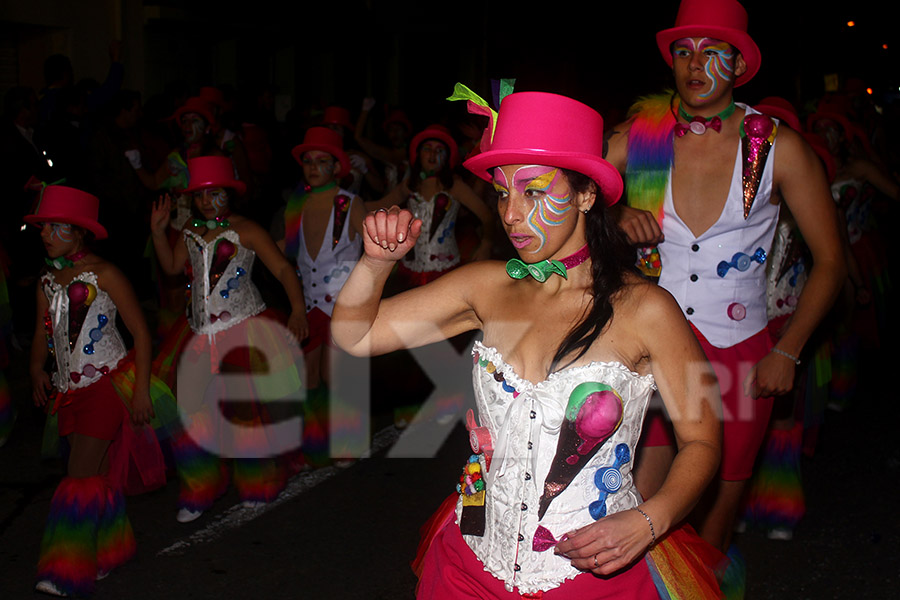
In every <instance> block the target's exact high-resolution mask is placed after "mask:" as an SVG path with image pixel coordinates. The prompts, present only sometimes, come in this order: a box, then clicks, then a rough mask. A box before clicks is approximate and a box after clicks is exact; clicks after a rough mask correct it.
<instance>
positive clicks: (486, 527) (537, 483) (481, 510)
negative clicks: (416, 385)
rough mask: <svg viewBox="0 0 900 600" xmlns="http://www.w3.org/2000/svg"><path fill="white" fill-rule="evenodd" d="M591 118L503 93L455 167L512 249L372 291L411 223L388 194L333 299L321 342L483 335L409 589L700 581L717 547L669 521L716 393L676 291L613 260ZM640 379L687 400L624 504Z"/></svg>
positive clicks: (708, 577) (710, 422)
mask: <svg viewBox="0 0 900 600" xmlns="http://www.w3.org/2000/svg"><path fill="white" fill-rule="evenodd" d="M463 87H464V86H459V85H458V86H457V88H458V89H460V88H463ZM457 96H459V94H455V95H454V97H457ZM472 96H473V94H472V93H471V92H468V91H467V92H466V97H467V98H471V97H472ZM471 105H472V103H470V107H471ZM483 105H484V104H483V101H482V106H483ZM602 132H603V120H602V118H601V117H600V115H599V114H598V113H597V112H596V111H594V110H593V109H591V108H590V107H588V106H586V105H584V104H581V103H580V102H577V101H575V100H572V99H570V98H566V97H564V96H558V95H555V94H547V93H541V92H524V93H518V94H510V95H507V96H505V97H504V98H503V99H502V105H501V108H500V112H499V115H497V114H496V113H494V114H493V118H492V120H491V125H490V126H489V127H488V129H487V130H486V131H485V136H484V140H483V141H482V144H481V149H482V152H481V153H480V154H478V155H477V156H474V157H472V158H470V159H469V160H467V161H466V163H465V166H466V168H468V169H470V170H471V171H472V172H473V173H475V174H476V175H478V176H479V177H481V178H482V179H485V180H487V181H489V182H490V183H491V184H492V186H493V188H494V189H495V190H496V192H497V197H498V211H499V214H500V216H501V218H502V221H503V227H504V229H505V231H506V234H507V236H508V237H509V240H510V241H511V243H512V244H513V246H514V247H515V248H516V251H517V253H518V256H519V258H518V259H513V260H511V261H509V262H508V263H506V264H505V265H504V264H503V263H501V262H496V261H479V262H476V263H472V264H469V265H465V266H463V267H460V268H459V269H456V270H454V271H451V272H449V273H447V274H446V275H444V276H442V277H440V278H439V279H437V280H435V281H433V282H432V283H429V284H427V285H424V286H421V287H418V288H416V289H413V290H410V291H408V292H406V293H404V294H400V295H396V296H392V297H389V298H385V299H382V298H381V294H382V290H383V287H384V283H385V281H386V280H387V277H388V274H389V273H390V271H391V269H392V267H393V265H394V263H395V262H396V261H397V260H400V259H401V257H402V256H403V255H405V254H406V253H408V252H410V251H411V250H412V248H413V247H415V245H416V244H417V243H418V239H419V237H420V236H421V235H426V234H427V231H426V228H425V227H424V225H423V223H422V221H421V220H419V219H415V218H414V216H413V215H412V213H410V212H409V211H406V210H401V209H399V208H398V207H392V208H390V209H387V210H385V209H379V210H378V211H375V212H373V213H370V214H369V215H368V216H367V217H366V220H365V227H366V235H365V236H364V238H363V241H364V250H365V252H364V255H363V257H362V259H361V260H360V262H359V263H358V265H357V267H356V269H355V270H354V271H353V272H352V273H351V275H350V279H349V280H348V281H347V283H346V284H345V285H344V287H343V289H342V290H341V294H340V295H339V296H338V301H337V305H336V306H335V311H334V319H333V321H332V328H333V334H334V336H335V340H336V341H337V342H338V344H339V345H341V346H342V347H343V348H345V349H346V350H347V351H349V352H351V353H355V354H369V353H371V354H381V353H384V352H390V351H393V350H396V349H398V348H401V347H408V346H410V345H425V344H429V343H432V342H436V341H438V340H440V339H445V338H449V337H452V336H455V335H458V334H461V333H463V332H466V331H471V330H481V331H482V332H483V334H484V340H483V342H478V343H476V345H475V348H474V352H473V382H474V387H475V401H476V406H477V409H478V418H477V419H476V417H475V415H474V414H472V413H470V414H469V415H468V416H467V422H468V423H469V428H470V439H471V443H472V452H473V454H472V455H471V457H470V458H469V459H468V461H467V462H466V464H465V468H464V473H463V475H462V476H461V477H460V485H459V486H458V488H457V489H458V494H455V498H453V499H452V501H451V502H445V504H444V507H443V508H444V510H441V511H439V512H438V513H437V514H436V515H435V517H434V518H433V523H434V527H433V528H431V529H430V530H431V531H432V532H433V535H431V536H429V537H428V538H426V540H425V541H424V542H423V546H422V547H423V552H424V559H423V560H422V561H421V564H420V565H418V566H420V567H421V578H420V581H419V587H418V597H419V598H447V599H449V598H453V599H456V600H458V599H461V598H470V599H476V598H478V599H485V598H510V599H512V598H545V599H548V600H549V599H553V598H576V597H577V598H584V599H589V598H613V597H630V598H660V597H664V598H669V597H690V598H708V597H718V588H717V586H716V581H715V577H714V576H713V574H712V572H711V571H710V569H709V568H708V567H707V566H706V563H704V561H703V557H705V558H707V559H708V558H710V555H713V556H715V555H718V553H717V552H716V551H715V550H714V549H712V547H711V546H709V545H708V544H705V543H704V542H703V541H702V540H700V539H699V538H698V537H697V536H696V535H692V534H691V533H690V532H689V531H688V530H686V529H679V528H678V527H677V524H678V523H679V521H681V519H683V518H684V517H685V516H686V515H687V513H688V511H689V510H690V508H691V506H692V505H693V503H694V502H695V501H696V499H697V498H698V497H699V496H700V494H701V492H702V491H703V489H704V488H705V487H706V485H707V483H708V482H709V480H710V479H711V478H712V477H713V475H714V473H715V469H716V466H717V464H718V457H719V431H718V426H717V422H716V418H715V413H714V407H715V406H716V404H717V403H718V402H719V400H718V393H717V391H716V389H715V386H705V385H704V384H703V374H704V373H707V376H708V373H709V365H708V364H707V363H706V360H705V358H704V356H703V352H702V350H701V349H700V346H699V345H698V344H697V341H696V340H695V339H694V337H693V336H692V335H691V332H690V328H689V327H688V324H687V323H686V321H685V320H684V318H683V317H682V316H681V314H680V311H679V309H678V306H677V305H676V304H675V303H674V302H673V301H672V299H671V297H670V296H669V295H668V294H666V293H664V292H663V291H662V290H660V289H659V288H657V287H656V286H653V285H651V284H649V283H647V282H645V281H643V280H641V279H640V278H639V277H638V276H637V274H636V273H635V272H634V270H633V268H632V264H633V254H632V252H631V250H630V248H629V246H628V244H627V241H626V240H625V239H624V237H623V235H622V232H621V231H620V230H619V229H618V227H617V226H616V224H615V220H614V218H612V217H611V216H609V213H608V207H609V206H610V205H612V204H614V203H615V202H616V201H617V200H618V199H619V196H620V194H621V192H622V180H621V178H620V176H619V174H618V173H617V172H616V170H615V169H614V168H613V167H612V165H610V164H609V163H607V162H606V161H605V160H603V159H602V158H601V154H602ZM657 323H665V324H666V326H665V327H657V326H656V324H657ZM695 367H696V368H695ZM656 386H659V387H660V388H661V389H662V390H663V391H664V397H665V398H666V404H667V406H669V408H670V410H672V411H673V412H676V411H677V412H679V413H681V414H684V415H689V416H686V417H685V418H684V419H682V420H681V421H679V422H678V423H677V429H678V437H679V441H680V448H679V452H678V454H677V456H676V458H675V461H674V463H673V467H672V471H671V474H670V477H669V478H668V479H667V480H666V482H665V483H664V484H663V486H662V489H661V490H660V492H659V494H657V495H656V496H654V497H651V498H647V499H646V501H643V500H642V498H641V496H640V494H639V493H638V492H637V490H636V488H635V487H634V484H633V481H632V477H631V465H632V457H633V453H634V451H635V449H636V445H637V441H638V438H639V437H640V431H641V425H642V422H643V419H644V414H645V411H646V408H647V401H648V399H649V397H650V394H651V392H652V391H653V389H654V388H655V387H656ZM648 549H649V552H648ZM718 556H719V557H720V556H721V555H718ZM676 565H677V566H676ZM676 589H677V590H679V591H680V592H681V593H682V594H683V595H682V596H673V595H671V594H674V593H675V590H676Z"/></svg>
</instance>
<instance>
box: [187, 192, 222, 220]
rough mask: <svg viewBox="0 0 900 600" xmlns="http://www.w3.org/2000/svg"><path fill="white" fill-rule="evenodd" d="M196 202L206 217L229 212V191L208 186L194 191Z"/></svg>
mask: <svg viewBox="0 0 900 600" xmlns="http://www.w3.org/2000/svg"><path fill="white" fill-rule="evenodd" d="M194 202H195V203H196V205H197V208H198V209H199V210H200V212H201V213H203V216H204V218H207V219H208V218H211V217H219V216H222V215H224V214H226V213H228V192H227V191H225V190H224V189H222V188H207V189H205V190H199V191H196V192H194Z"/></svg>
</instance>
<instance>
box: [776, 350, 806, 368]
mask: <svg viewBox="0 0 900 600" xmlns="http://www.w3.org/2000/svg"><path fill="white" fill-rule="evenodd" d="M772 352H774V353H775V354H780V355H782V356H784V357H785V358H789V359H791V360H792V361H794V364H795V365H798V366H799V365H800V359H799V358H797V357H796V356H794V355H793V354H788V353H787V352H785V351H784V350H781V349H780V348H772Z"/></svg>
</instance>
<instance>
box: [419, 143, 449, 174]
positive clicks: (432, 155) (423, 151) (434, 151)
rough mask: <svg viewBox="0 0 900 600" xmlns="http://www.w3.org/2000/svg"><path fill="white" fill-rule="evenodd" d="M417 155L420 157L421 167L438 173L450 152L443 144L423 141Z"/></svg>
mask: <svg viewBox="0 0 900 600" xmlns="http://www.w3.org/2000/svg"><path fill="white" fill-rule="evenodd" d="M419 154H420V155H421V156H422V166H424V167H425V168H426V169H429V170H431V171H439V170H440V169H441V167H443V166H444V165H445V164H446V163H447V157H448V156H449V155H450V151H449V150H448V148H447V146H446V145H444V143H443V142H439V141H437V140H425V141H424V142H422V145H421V146H419Z"/></svg>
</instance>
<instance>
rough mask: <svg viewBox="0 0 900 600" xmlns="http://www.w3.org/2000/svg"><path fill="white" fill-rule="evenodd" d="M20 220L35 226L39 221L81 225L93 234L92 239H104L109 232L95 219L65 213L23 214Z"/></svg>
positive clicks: (38, 224) (38, 225)
mask: <svg viewBox="0 0 900 600" xmlns="http://www.w3.org/2000/svg"><path fill="white" fill-rule="evenodd" d="M22 220H23V221H25V222H26V223H28V224H29V225H35V226H37V227H40V224H41V223H67V224H69V225H75V226H77V227H81V228H82V229H87V230H88V231H90V232H91V233H93V234H94V239H97V240H105V239H106V238H107V237H109V234H108V233H107V231H106V227H104V226H103V225H101V224H100V223H98V222H97V221H93V220H91V219H85V218H82V217H72V216H65V215H25V216H24V217H23V218H22Z"/></svg>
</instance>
